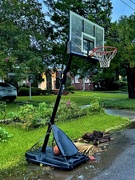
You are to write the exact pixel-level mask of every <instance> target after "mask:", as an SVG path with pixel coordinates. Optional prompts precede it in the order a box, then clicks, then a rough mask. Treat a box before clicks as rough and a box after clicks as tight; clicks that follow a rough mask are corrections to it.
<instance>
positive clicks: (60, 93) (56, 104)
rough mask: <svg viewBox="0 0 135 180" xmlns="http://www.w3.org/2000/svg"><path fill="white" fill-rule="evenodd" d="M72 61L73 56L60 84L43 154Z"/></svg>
mask: <svg viewBox="0 0 135 180" xmlns="http://www.w3.org/2000/svg"><path fill="white" fill-rule="evenodd" d="M71 61H72V55H71V54H70V55H69V56H68V63H67V66H66V68H65V70H64V72H63V78H62V80H61V84H60V87H59V92H58V95H57V98H56V101H55V105H54V108H53V112H52V116H51V119H50V122H49V123H48V129H47V132H46V136H45V140H44V143H43V146H42V152H45V150H46V146H47V143H48V140H49V137H50V132H51V126H52V125H53V124H54V119H55V115H56V112H57V109H58V106H59V103H60V99H61V95H62V92H63V86H64V84H65V83H66V79H67V72H68V71H69V70H70V64H71Z"/></svg>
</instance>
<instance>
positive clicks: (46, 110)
mask: <svg viewBox="0 0 135 180" xmlns="http://www.w3.org/2000/svg"><path fill="white" fill-rule="evenodd" d="M51 112H52V107H49V106H47V104H46V103H45V102H43V103H40V104H39V106H38V107H35V106H33V105H32V104H26V105H23V106H20V111H19V112H18V113H11V114H10V115H11V117H12V118H13V121H15V122H21V125H22V128H23V129H27V130H29V129H33V128H36V127H39V126H42V125H45V124H46V121H48V119H49V118H50V115H51Z"/></svg>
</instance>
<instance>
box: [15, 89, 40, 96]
mask: <svg viewBox="0 0 135 180" xmlns="http://www.w3.org/2000/svg"><path fill="white" fill-rule="evenodd" d="M40 94H42V90H41V89H40V88H37V87H31V95H32V96H36V95H40ZM18 95H19V96H29V87H20V88H19V90H18Z"/></svg>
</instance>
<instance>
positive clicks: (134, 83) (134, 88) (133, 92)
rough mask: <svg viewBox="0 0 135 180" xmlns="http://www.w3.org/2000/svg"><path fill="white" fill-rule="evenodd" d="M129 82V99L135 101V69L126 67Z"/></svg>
mask: <svg viewBox="0 0 135 180" xmlns="http://www.w3.org/2000/svg"><path fill="white" fill-rule="evenodd" d="M126 73H127V82H128V97H129V98H130V99H135V67H134V68H131V67H129V66H128V67H126Z"/></svg>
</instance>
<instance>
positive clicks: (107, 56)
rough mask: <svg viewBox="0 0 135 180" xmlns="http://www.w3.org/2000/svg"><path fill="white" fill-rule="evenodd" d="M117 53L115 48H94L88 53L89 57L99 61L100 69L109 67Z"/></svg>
mask: <svg viewBox="0 0 135 180" xmlns="http://www.w3.org/2000/svg"><path fill="white" fill-rule="evenodd" d="M116 53H117V48H116V47H112V46H103V47H96V48H94V49H93V50H92V51H89V56H90V57H96V58H97V59H98V60H99V63H100V68H107V67H110V62H111V60H112V59H113V58H114V56H115V55H116Z"/></svg>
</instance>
